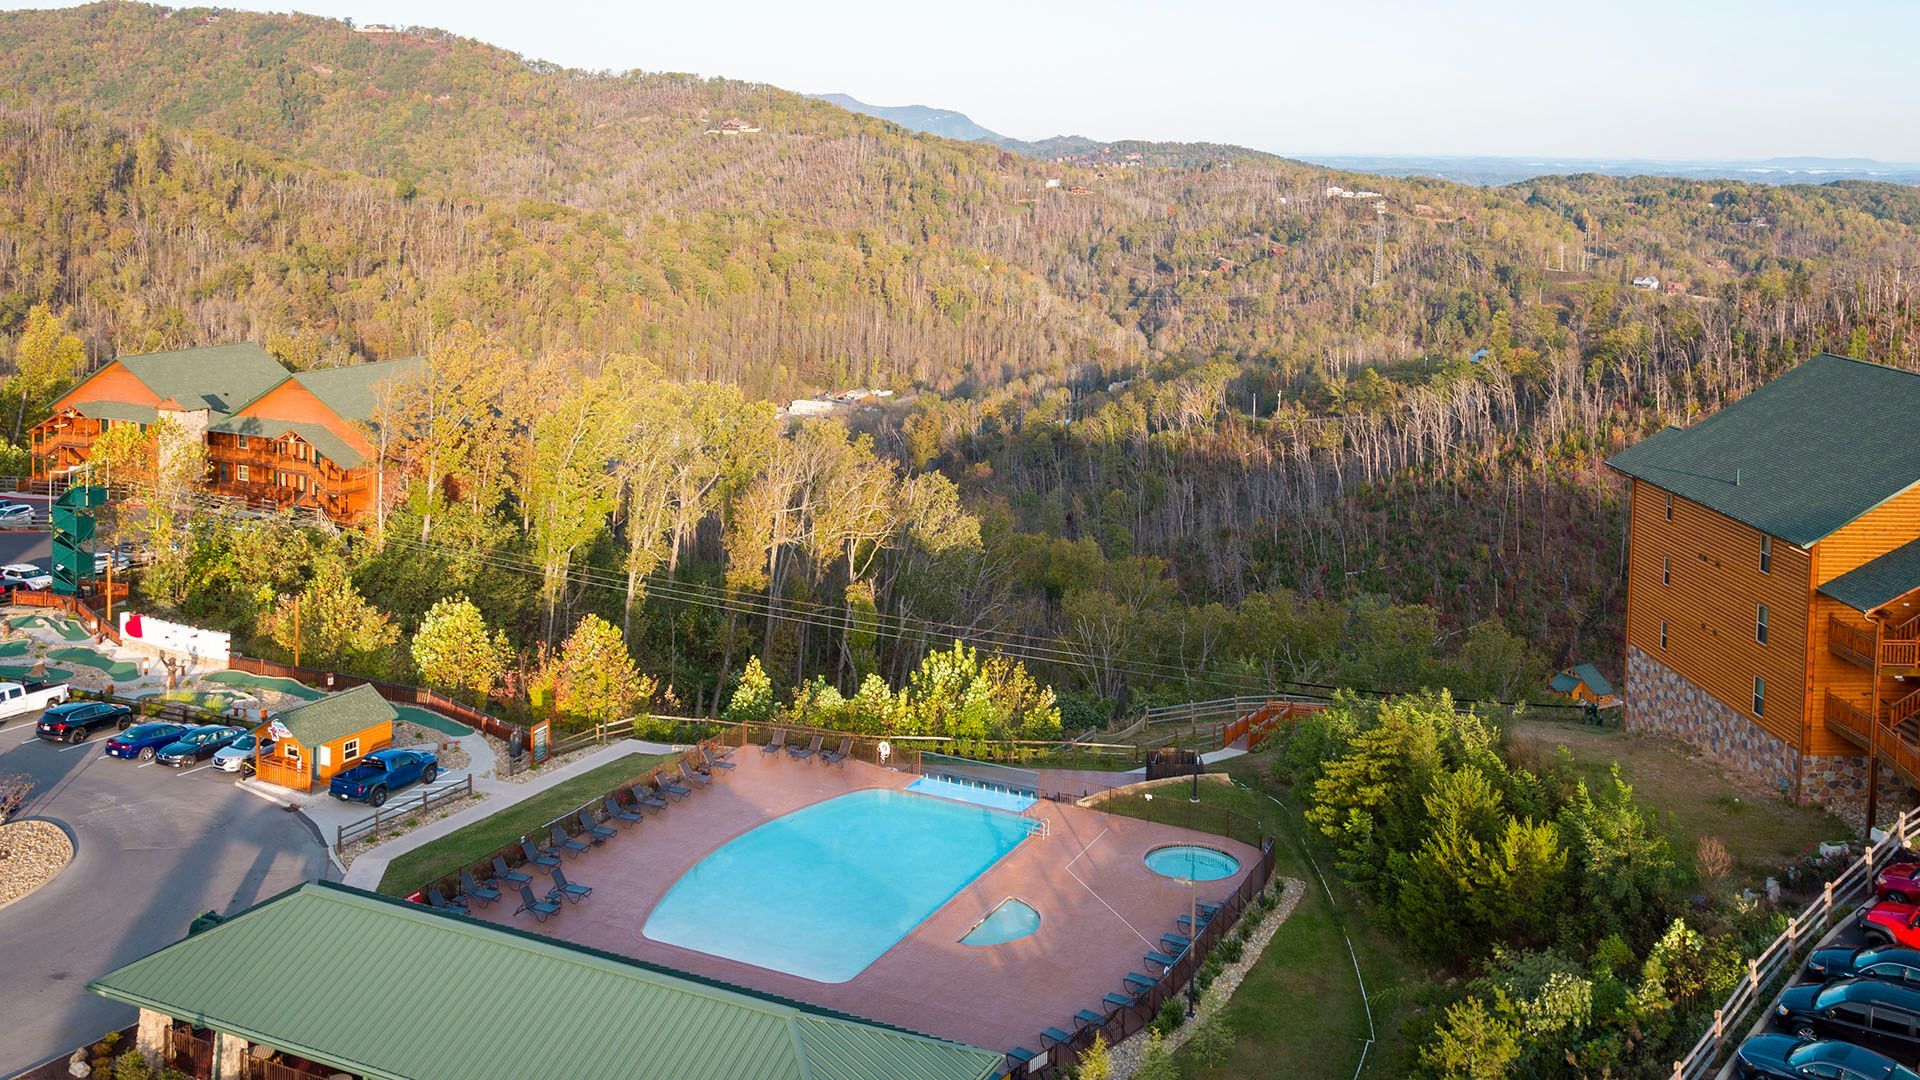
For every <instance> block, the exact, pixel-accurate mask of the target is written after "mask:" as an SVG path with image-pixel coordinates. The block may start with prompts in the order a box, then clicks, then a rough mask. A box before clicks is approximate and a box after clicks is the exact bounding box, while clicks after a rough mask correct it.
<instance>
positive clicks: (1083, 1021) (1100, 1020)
mask: <svg viewBox="0 0 1920 1080" xmlns="http://www.w3.org/2000/svg"><path fill="white" fill-rule="evenodd" d="M1106 1022H1107V1018H1106V1017H1104V1016H1101V1015H1100V1014H1099V1013H1097V1012H1094V1011H1093V1010H1092V1009H1081V1010H1080V1011H1079V1012H1077V1013H1074V1014H1073V1026H1075V1027H1087V1026H1089V1025H1091V1026H1093V1027H1099V1026H1100V1025H1101V1024H1104V1023H1106Z"/></svg>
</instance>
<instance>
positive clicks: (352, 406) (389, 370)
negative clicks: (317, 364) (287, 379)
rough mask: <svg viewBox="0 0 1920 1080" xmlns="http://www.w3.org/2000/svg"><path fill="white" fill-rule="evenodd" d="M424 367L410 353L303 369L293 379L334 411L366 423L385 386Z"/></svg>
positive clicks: (417, 358) (412, 375) (347, 417)
mask: <svg viewBox="0 0 1920 1080" xmlns="http://www.w3.org/2000/svg"><path fill="white" fill-rule="evenodd" d="M425 370H426V365H425V364H423V363H422V362H421V360H420V357H417V356H409V357H406V358H404V359H400V360H386V361H382V362H381V363H378V364H354V365H351V366H349V367H336V368H318V369H316V370H313V371H302V372H300V373H299V374H297V375H295V376H294V377H293V379H294V381H295V382H297V383H299V384H300V385H301V386H304V387H306V388H307V391H308V392H309V393H311V394H312V395H313V396H314V397H317V398H319V399H320V400H321V401H323V402H325V403H326V405H327V408H329V409H332V410H333V411H334V412H335V413H337V414H339V415H340V416H342V417H344V418H346V419H348V420H357V421H359V422H361V423H366V422H368V421H370V420H372V419H373V413H374V409H375V408H376V407H378V405H379V403H380V393H381V391H382V390H383V389H384V388H385V387H388V386H391V385H393V384H395V383H400V382H406V381H408V380H410V379H412V378H414V377H416V376H417V375H418V374H419V373H420V372H422V371H425Z"/></svg>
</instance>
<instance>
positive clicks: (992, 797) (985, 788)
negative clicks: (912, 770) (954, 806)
mask: <svg viewBox="0 0 1920 1080" xmlns="http://www.w3.org/2000/svg"><path fill="white" fill-rule="evenodd" d="M907 790H908V791H918V792H920V793H921V794H923V795H938V796H940V797H941V798H943V799H959V800H960V801H961V802H970V803H977V804H979V805H981V806H991V807H993V808H994V809H995V810H1006V811H1008V812H1010V813H1015V814H1018V813H1021V812H1023V811H1025V810H1026V808H1027V807H1029V806H1032V805H1033V804H1034V801H1035V800H1034V798H1033V796H1031V795H1027V794H1024V793H1022V792H1018V791H1008V790H1007V789H1006V788H1002V787H993V786H991V785H988V784H967V783H961V782H960V781H957V780H949V779H947V778H946V777H944V776H923V777H921V778H920V779H918V780H915V781H914V782H913V783H911V784H908V785H907Z"/></svg>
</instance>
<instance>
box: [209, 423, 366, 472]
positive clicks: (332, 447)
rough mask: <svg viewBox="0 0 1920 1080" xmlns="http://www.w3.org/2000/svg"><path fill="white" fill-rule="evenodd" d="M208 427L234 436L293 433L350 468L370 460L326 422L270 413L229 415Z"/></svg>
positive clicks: (268, 435)
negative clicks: (278, 418) (284, 416)
mask: <svg viewBox="0 0 1920 1080" xmlns="http://www.w3.org/2000/svg"><path fill="white" fill-rule="evenodd" d="M207 427H208V428H209V429H211V430H213V431H224V432H226V433H228V434H230V435H248V436H252V437H254V438H260V439H277V438H279V437H280V436H282V435H285V434H287V433H288V432H292V433H293V434H295V435H298V436H300V437H301V438H302V439H305V440H306V441H307V442H308V443H309V444H310V445H312V446H313V447H315V448H316V449H318V450H319V451H320V453H322V454H324V455H326V457H327V459H328V460H329V461H332V462H335V463H337V464H339V465H344V466H346V467H347V468H349V469H357V468H359V467H360V464H361V462H363V461H365V460H366V455H364V454H362V453H361V452H360V451H358V450H356V449H354V447H353V444H352V443H350V442H348V441H347V440H345V439H343V438H341V437H340V436H338V435H336V434H334V433H333V432H332V431H330V430H328V429H327V426H326V425H325V424H315V423H310V422H307V421H301V420H276V419H274V418H273V417H270V416H228V417H223V418H222V419H219V420H216V421H214V422H213V423H211V424H208V425H207Z"/></svg>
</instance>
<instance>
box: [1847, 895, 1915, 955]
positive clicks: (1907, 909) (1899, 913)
mask: <svg viewBox="0 0 1920 1080" xmlns="http://www.w3.org/2000/svg"><path fill="white" fill-rule="evenodd" d="M1860 929H1861V930H1863V931H1865V932H1866V935H1867V941H1868V942H1871V943H1879V942H1887V943H1891V944H1894V945H1905V946H1907V947H1908V948H1920V907H1916V906H1914V905H1913V904H1902V903H1900V902H1899V901H1896V900H1882V901H1880V902H1879V903H1877V904H1875V905H1873V906H1872V907H1870V908H1868V909H1867V910H1866V912H1865V913H1864V914H1862V915H1861V916H1860Z"/></svg>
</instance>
